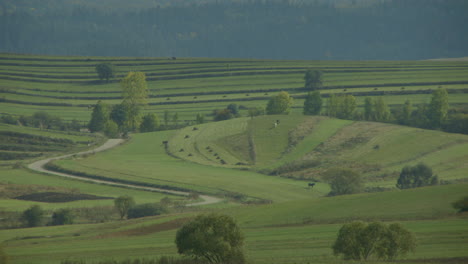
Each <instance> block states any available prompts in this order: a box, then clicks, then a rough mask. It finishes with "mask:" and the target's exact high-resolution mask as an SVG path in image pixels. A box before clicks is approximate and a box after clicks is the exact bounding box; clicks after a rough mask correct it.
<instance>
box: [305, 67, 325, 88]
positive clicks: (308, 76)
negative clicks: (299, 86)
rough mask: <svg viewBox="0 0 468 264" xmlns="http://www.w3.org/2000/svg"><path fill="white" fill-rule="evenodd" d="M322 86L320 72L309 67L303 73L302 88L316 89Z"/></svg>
mask: <svg viewBox="0 0 468 264" xmlns="http://www.w3.org/2000/svg"><path fill="white" fill-rule="evenodd" d="M321 86H322V72H321V71H319V70H312V69H309V70H307V71H306V72H305V74H304V88H305V89H308V90H311V91H313V90H317V89H319V88H320V87H321Z"/></svg>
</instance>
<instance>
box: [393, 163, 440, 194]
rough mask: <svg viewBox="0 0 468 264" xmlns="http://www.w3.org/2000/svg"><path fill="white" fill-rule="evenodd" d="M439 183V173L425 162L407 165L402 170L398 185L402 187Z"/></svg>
mask: <svg viewBox="0 0 468 264" xmlns="http://www.w3.org/2000/svg"><path fill="white" fill-rule="evenodd" d="M438 183H439V180H438V177H437V175H434V174H433V173H432V169H431V168H430V167H429V166H427V165H426V164H424V163H419V164H418V165H416V166H406V167H404V168H403V169H402V170H401V172H400V177H399V178H398V181H397V184H396V187H398V188H400V189H409V188H417V187H423V186H428V185H436V184H438Z"/></svg>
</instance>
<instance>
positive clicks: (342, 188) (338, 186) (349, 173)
mask: <svg viewBox="0 0 468 264" xmlns="http://www.w3.org/2000/svg"><path fill="white" fill-rule="evenodd" d="M324 179H325V181H326V182H328V183H329V184H330V187H331V191H330V193H329V194H328V195H330V196H334V195H344V194H353V193H359V192H362V190H363V189H364V183H363V181H362V177H361V175H359V174H358V173H357V172H355V171H353V170H350V169H330V170H328V171H327V172H325V175H324Z"/></svg>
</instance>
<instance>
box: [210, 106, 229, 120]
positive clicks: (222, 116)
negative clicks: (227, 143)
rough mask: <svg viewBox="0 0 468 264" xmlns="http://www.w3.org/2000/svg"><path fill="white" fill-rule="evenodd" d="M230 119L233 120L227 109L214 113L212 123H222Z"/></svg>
mask: <svg viewBox="0 0 468 264" xmlns="http://www.w3.org/2000/svg"><path fill="white" fill-rule="evenodd" d="M231 118H234V115H233V114H232V113H231V110H229V109H227V108H225V109H221V110H219V109H217V110H215V111H214V118H213V119H214V121H223V120H228V119H231Z"/></svg>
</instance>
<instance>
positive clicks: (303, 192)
mask: <svg viewBox="0 0 468 264" xmlns="http://www.w3.org/2000/svg"><path fill="white" fill-rule="evenodd" d="M171 133H172V132H170V131H165V132H156V133H144V134H135V135H133V136H132V139H131V141H130V143H129V144H125V145H124V146H121V147H119V148H116V149H113V150H110V151H107V152H105V153H102V154H98V155H94V156H89V157H88V158H79V159H75V160H60V161H56V162H55V164H57V165H59V166H61V167H64V168H67V169H71V170H75V171H81V172H86V173H89V174H97V175H101V176H105V177H110V178H115V179H121V180H131V181H137V182H143V183H150V184H158V185H169V186H175V187H181V188H186V189H191V190H195V191H199V192H204V193H210V194H218V195H225V194H227V193H228V192H235V193H242V194H245V195H247V196H249V197H252V198H261V199H269V200H273V201H285V200H292V199H300V198H305V197H310V196H311V195H312V196H318V195H323V194H324V193H326V191H327V187H326V186H325V185H322V186H318V188H317V189H318V190H320V189H322V190H323V191H322V192H320V194H319V193H315V194H311V193H310V192H309V191H308V189H307V184H306V183H305V182H300V181H294V180H288V179H285V178H281V177H276V176H267V175H262V174H258V173H255V172H251V171H243V170H232V169H229V168H221V167H212V166H203V165H200V164H196V163H194V162H190V161H186V160H180V159H177V158H173V157H171V156H168V155H166V153H165V150H164V146H163V144H162V141H164V140H168V139H169V140H170V138H171Z"/></svg>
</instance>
